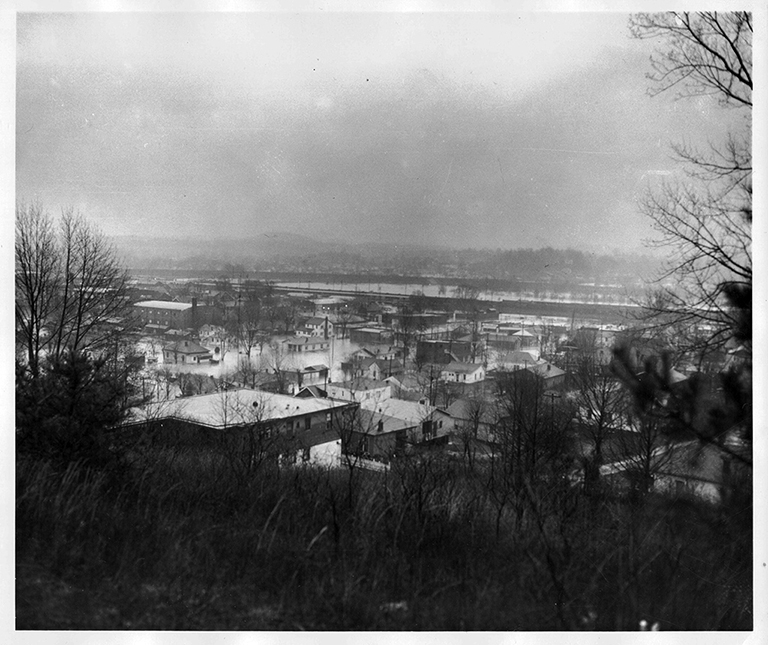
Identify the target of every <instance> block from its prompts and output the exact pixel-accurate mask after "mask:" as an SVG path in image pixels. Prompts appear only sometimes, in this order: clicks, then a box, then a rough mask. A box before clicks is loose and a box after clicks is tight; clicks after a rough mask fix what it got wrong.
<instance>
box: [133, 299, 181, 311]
mask: <svg viewBox="0 0 768 645" xmlns="http://www.w3.org/2000/svg"><path fill="white" fill-rule="evenodd" d="M133 306H134V307H152V308H153V309H172V310H175V311H185V310H186V309H191V308H192V303H189V302H167V301H166V300H145V301H144V302H137V303H135V304H134V305H133Z"/></svg>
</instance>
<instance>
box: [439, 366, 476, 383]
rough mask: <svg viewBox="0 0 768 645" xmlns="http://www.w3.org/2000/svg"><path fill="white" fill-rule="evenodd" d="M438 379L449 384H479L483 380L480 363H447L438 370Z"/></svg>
mask: <svg viewBox="0 0 768 645" xmlns="http://www.w3.org/2000/svg"><path fill="white" fill-rule="evenodd" d="M440 379H441V380H443V381H448V382H449V383H479V382H480V381H484V380H485V367H483V364H482V363H457V362H452V363H448V365H446V366H445V367H443V369H442V370H440Z"/></svg>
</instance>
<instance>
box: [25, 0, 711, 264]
mask: <svg viewBox="0 0 768 645" xmlns="http://www.w3.org/2000/svg"><path fill="white" fill-rule="evenodd" d="M627 20H628V16H627V15H626V14H585V13H580V14H527V15H526V14H524V15H519V14H514V13H452V14H437V13H428V14H418V13H322V12H313V13H299V14H288V13H286V14H280V13H249V14H220V13H199V14H182V13H175V14H152V13H135V14H104V13H92V14H20V15H19V16H18V18H17V29H18V32H17V33H18V41H17V99H16V114H17V134H16V145H17V150H16V188H17V198H18V199H21V200H40V201H42V202H43V203H44V204H45V205H46V206H48V207H50V208H52V209H54V210H55V209H58V207H59V206H60V205H73V206H75V207H77V208H79V209H80V210H81V211H83V212H84V213H85V214H87V215H88V216H89V217H90V218H92V219H93V220H95V221H97V222H98V223H99V224H100V225H101V226H102V228H103V229H104V230H105V232H107V233H109V234H157V235H164V236H165V235H178V236H184V237H188V236H212V235H216V236H223V237H235V236H256V235H261V234H263V233H267V232H269V233H273V232H275V231H290V232H295V233H299V234H304V235H308V236H312V237H317V238H323V239H328V240H332V239H342V240H347V241H350V242H366V241H376V242H392V243H396V244H405V243H421V244H437V245H449V246H455V247H470V246H473V247H492V248H497V247H502V248H517V247H529V246H533V247H538V246H543V245H552V246H555V247H573V248H585V249H589V250H598V249H600V250H610V249H614V248H618V249H624V250H639V249H640V246H641V243H642V240H643V239H644V238H646V237H648V236H649V235H650V234H651V231H650V229H649V227H648V222H647V221H646V220H645V219H644V218H643V217H642V215H640V213H639V212H638V209H637V206H636V204H635V199H636V197H637V196H638V194H639V192H640V191H641V190H642V188H643V186H644V185H645V184H646V182H647V181H649V180H651V181H655V180H658V179H659V178H660V177H664V176H670V175H669V173H673V172H675V170H676V166H675V164H674V162H673V161H671V159H670V152H669V148H668V144H669V143H670V142H672V141H677V140H680V139H684V138H687V139H692V140H694V141H696V140H701V139H702V137H703V136H706V135H707V134H711V133H717V132H720V131H721V130H722V128H723V122H722V119H723V118H724V114H723V112H722V111H721V110H720V109H719V108H717V106H716V105H714V104H713V103H711V102H710V101H709V100H708V99H706V98H702V99H700V100H696V101H694V100H685V101H677V102H676V101H674V100H673V98H674V97H673V96H660V97H656V98H650V97H649V96H648V95H647V93H646V90H647V87H648V85H647V81H646V79H645V73H646V72H647V71H649V66H648V57H649V56H650V54H651V51H652V47H653V44H652V43H651V42H649V41H636V40H633V39H631V38H630V36H629V31H628V28H627Z"/></svg>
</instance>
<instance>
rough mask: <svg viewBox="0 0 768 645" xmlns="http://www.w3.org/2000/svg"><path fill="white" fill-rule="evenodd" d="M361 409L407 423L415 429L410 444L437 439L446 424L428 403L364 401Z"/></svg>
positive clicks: (395, 400) (391, 400)
mask: <svg viewBox="0 0 768 645" xmlns="http://www.w3.org/2000/svg"><path fill="white" fill-rule="evenodd" d="M360 407H361V409H365V410H370V411H372V412H378V413H379V414H385V415H387V416H391V417H394V418H396V419H400V420H401V421H404V422H406V423H407V424H408V427H409V428H413V430H412V431H411V433H410V434H409V437H408V440H409V442H410V443H420V442H423V441H428V440H430V439H433V438H435V437H436V436H438V433H439V432H440V431H442V430H443V428H444V424H445V421H444V418H442V417H440V415H439V414H437V412H438V410H437V408H436V407H435V406H433V405H429V404H428V403H422V402H417V401H404V400H401V399H392V398H390V399H387V400H386V401H380V402H377V401H372V400H370V401H362V402H361V403H360Z"/></svg>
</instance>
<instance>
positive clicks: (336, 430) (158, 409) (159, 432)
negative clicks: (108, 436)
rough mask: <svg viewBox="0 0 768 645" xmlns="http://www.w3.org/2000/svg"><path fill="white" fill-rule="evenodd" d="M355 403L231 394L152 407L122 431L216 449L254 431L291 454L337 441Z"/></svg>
mask: <svg viewBox="0 0 768 645" xmlns="http://www.w3.org/2000/svg"><path fill="white" fill-rule="evenodd" d="M357 407H358V404H357V403H353V402H348V401H334V400H331V399H322V398H313V397H308V398H301V397H293V396H287V395H284V394H274V393H272V392H266V391H263V390H250V389H234V390H225V391H221V392H216V393H213V394H201V395H199V396H190V397H183V398H179V399H173V400H170V401H162V402H158V403H150V404H148V405H145V406H142V407H139V408H134V409H132V410H131V411H130V413H129V415H128V418H127V420H126V422H125V423H124V424H123V425H122V430H123V431H124V432H126V433H128V436H129V437H131V438H132V440H136V441H142V440H143V441H153V442H157V443H159V444H162V445H173V446H198V447H201V448H203V447H206V446H215V445H219V444H221V442H222V441H226V439H227V437H230V438H232V437H235V438H236V437H238V436H241V437H242V436H244V433H245V436H247V434H248V432H250V431H252V430H258V431H259V432H260V433H263V432H265V431H266V432H268V433H270V434H271V435H274V433H276V432H277V433H279V434H280V435H281V436H284V437H285V439H286V440H290V446H292V449H296V450H305V451H309V449H310V448H313V447H316V446H320V445H323V444H327V443H330V442H336V441H340V440H341V434H342V432H343V428H344V427H345V423H346V422H347V421H346V417H345V414H346V415H351V414H352V413H353V412H354V411H355V410H356V409H357Z"/></svg>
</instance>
